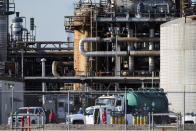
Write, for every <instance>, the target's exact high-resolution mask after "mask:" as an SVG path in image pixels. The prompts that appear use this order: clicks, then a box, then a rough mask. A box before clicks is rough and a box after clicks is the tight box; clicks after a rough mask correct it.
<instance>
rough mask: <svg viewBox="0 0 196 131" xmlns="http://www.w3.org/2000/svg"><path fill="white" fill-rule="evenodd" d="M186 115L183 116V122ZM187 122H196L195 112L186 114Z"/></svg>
mask: <svg viewBox="0 0 196 131" xmlns="http://www.w3.org/2000/svg"><path fill="white" fill-rule="evenodd" d="M183 121H184V117H182V122H183ZM185 124H196V115H195V114H194V113H187V114H186V115H185Z"/></svg>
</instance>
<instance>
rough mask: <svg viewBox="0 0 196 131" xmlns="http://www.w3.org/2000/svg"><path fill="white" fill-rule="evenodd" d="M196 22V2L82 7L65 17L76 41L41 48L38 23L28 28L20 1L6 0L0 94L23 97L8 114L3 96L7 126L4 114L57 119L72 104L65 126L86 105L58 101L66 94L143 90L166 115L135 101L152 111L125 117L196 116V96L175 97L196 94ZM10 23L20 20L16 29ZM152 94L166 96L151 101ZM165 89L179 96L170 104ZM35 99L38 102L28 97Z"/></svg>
mask: <svg viewBox="0 0 196 131" xmlns="http://www.w3.org/2000/svg"><path fill="white" fill-rule="evenodd" d="M70 2H71V1H70ZM16 6H17V5H16ZM195 14H196V0H94V1H93V0H79V1H78V2H75V3H74V15H73V16H70V15H69V16H62V17H64V27H65V31H66V32H68V33H73V40H72V38H67V39H66V40H65V41H47V40H45V41H37V40H36V34H37V33H36V25H35V24H39V23H35V19H34V18H30V23H26V19H27V18H26V17H24V16H21V15H20V13H19V12H16V11H15V3H14V1H12V0H0V84H1V83H5V84H1V86H0V91H2V92H7V91H10V92H11V91H12V93H13V90H15V91H18V93H19V92H20V93H19V94H17V95H15V99H18V100H19V103H20V104H17V107H16V106H15V107H12V106H7V104H10V103H11V101H10V100H11V99H9V98H7V96H4V95H3V93H1V92H0V98H2V99H9V102H8V103H5V101H0V104H1V105H3V106H2V107H1V109H0V113H1V115H0V117H1V118H0V124H1V123H3V124H4V123H6V122H7V120H6V122H5V121H4V120H3V119H2V118H5V117H6V116H3V115H2V114H3V113H2V112H4V111H5V109H6V110H7V111H8V112H12V113H13V112H15V110H16V109H17V108H19V107H22V106H24V107H25V106H34V107H36V106H37V107H38V106H40V107H44V108H46V109H47V108H48V109H47V110H50V109H53V110H54V111H55V113H57V114H58V112H59V109H58V108H60V105H61V104H60V103H66V104H67V103H68V102H69V101H70V102H71V104H70V109H67V108H66V110H65V109H63V113H64V114H62V115H61V116H60V115H59V118H61V119H64V118H65V116H66V113H65V112H68V111H72V110H75V108H76V109H78V108H79V107H80V106H81V105H78V104H77V103H76V102H77V101H80V102H81V101H82V99H83V96H79V95H77V96H76V95H75V96H74V95H73V96H70V99H69V98H67V97H68V96H67V95H64V96H60V95H59V96H58V95H57V94H59V93H62V92H64V91H71V92H73V93H74V92H75V93H78V94H79V93H80V92H86V93H88V92H93V91H95V92H96V91H98V92H103V94H104V92H114V93H115V92H122V91H125V92H126V91H130V92H131V91H141V89H142V91H144V90H145V91H148V92H150V93H149V94H150V95H149V94H147V95H146V97H151V99H150V100H153V103H154V102H155V104H157V103H159V102H158V101H157V100H159V99H160V101H161V102H162V104H163V105H166V106H167V107H166V106H165V107H164V106H163V108H162V105H161V104H160V105H159V104H158V105H159V107H161V108H160V110H159V108H155V109H153V107H154V106H153V103H152V102H151V101H150V100H149V101H150V102H149V101H148V98H146V97H144V95H141V94H137V93H136V94H137V97H139V96H140V95H141V96H140V97H141V98H142V99H146V103H142V102H141V103H142V104H141V105H140V106H137V108H132V107H130V108H129V107H127V109H126V108H125V109H126V110H129V109H130V111H132V112H134V111H133V109H134V110H137V112H139V111H138V110H140V109H141V108H143V106H144V107H145V106H146V105H147V106H152V107H150V110H154V111H157V110H159V111H157V112H156V113H168V112H169V111H171V112H176V113H178V112H181V113H182V114H185V113H191V112H193V113H196V103H195V101H196V97H195V96H196V94H188V95H186V96H185V95H184V94H180V95H179V94H177V93H176V92H195V91H196V76H195V74H196V52H195V50H196V49H195V48H196V46H195V45H194V44H195V42H196V33H195V31H196V16H195ZM10 15H15V17H14V19H12V20H11V23H10V22H9V16H10ZM28 19H29V18H28ZM27 24H29V25H30V29H28V28H27V26H26V25H27ZM10 83H11V84H10ZM10 86H11V87H10ZM150 88H151V89H150ZM153 89H154V90H156V91H158V92H159V93H158V94H157V95H154V94H153V95H152V94H151V93H152V92H153ZM162 89H164V91H165V92H175V93H174V94H172V93H168V94H167V98H166V96H165V95H164V94H163V93H160V92H162ZM156 91H154V92H156ZM32 92H39V95H34V96H32V95H29V94H30V93H32ZM40 92H41V93H40ZM47 92H53V95H54V96H52V95H51V96H50V95H48V94H47ZM55 92H58V93H57V94H55ZM115 94H117V93H115ZM88 95H89V94H88ZM99 95H100V94H99ZM104 95H105V94H104ZM129 95H130V94H128V95H126V97H129ZM148 95H149V96H148ZM40 96H41V97H40ZM12 97H13V96H12ZM89 97H91V98H92V100H95V98H94V97H93V95H89ZM143 97H144V98H143ZM123 98H124V97H123ZM2 99H1V100H2ZM127 99H128V100H130V99H129V98H127ZM156 99H157V100H156ZM167 99H168V101H167ZM13 101H14V99H13ZM130 101H131V100H130ZM130 101H128V104H130V103H131V102H130ZM144 101H145V100H144ZM185 101H186V105H183V104H184V103H185ZM54 103H55V104H54ZM90 103H92V101H90V100H89V101H88V103H87V104H90ZM124 103H126V102H124ZM151 103H152V105H151ZM68 105H69V104H68ZM83 105H84V103H83ZM130 105H131V104H130ZM64 106H65V104H64ZM86 106H91V105H86ZM156 106H157V105H156ZM168 106H169V107H168ZM5 107H6V108H5ZM184 107H186V108H184ZM125 109H124V110H125ZM163 109H164V110H163ZM13 110H14V111H13ZM95 110H96V109H95ZM140 112H142V111H140ZM7 117H8V116H7Z"/></svg>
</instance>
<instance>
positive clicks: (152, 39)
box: [118, 37, 160, 42]
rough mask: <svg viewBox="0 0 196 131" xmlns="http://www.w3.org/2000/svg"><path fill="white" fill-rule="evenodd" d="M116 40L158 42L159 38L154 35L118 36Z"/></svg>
mask: <svg viewBox="0 0 196 131" xmlns="http://www.w3.org/2000/svg"><path fill="white" fill-rule="evenodd" d="M118 41H120V42H123V41H124V42H127V41H130V42H159V41H160V38H158V37H154V38H149V37H142V38H139V37H118Z"/></svg>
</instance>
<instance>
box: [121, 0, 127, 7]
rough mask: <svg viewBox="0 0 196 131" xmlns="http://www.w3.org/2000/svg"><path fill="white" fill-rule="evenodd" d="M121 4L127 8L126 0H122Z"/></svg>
mask: <svg viewBox="0 0 196 131" xmlns="http://www.w3.org/2000/svg"><path fill="white" fill-rule="evenodd" d="M122 3H123V6H124V7H125V8H127V0H122Z"/></svg>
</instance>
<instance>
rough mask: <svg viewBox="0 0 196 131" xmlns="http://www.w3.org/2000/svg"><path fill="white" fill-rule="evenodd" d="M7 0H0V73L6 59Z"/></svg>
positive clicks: (2, 71)
mask: <svg viewBox="0 0 196 131" xmlns="http://www.w3.org/2000/svg"><path fill="white" fill-rule="evenodd" d="M7 2H8V1H7V0H0V74H3V73H4V69H5V65H4V63H5V62H6V61H7V44H8V15H6V14H5V13H6V12H7V6H6V5H7V4H6V3H7Z"/></svg>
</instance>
